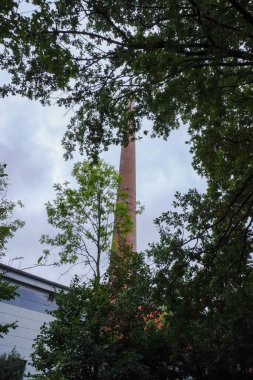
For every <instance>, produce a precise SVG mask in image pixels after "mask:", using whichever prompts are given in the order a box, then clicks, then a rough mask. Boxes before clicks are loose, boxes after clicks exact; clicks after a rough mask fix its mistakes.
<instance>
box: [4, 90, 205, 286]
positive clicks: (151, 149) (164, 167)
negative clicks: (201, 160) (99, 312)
mask: <svg viewBox="0 0 253 380" xmlns="http://www.w3.org/2000/svg"><path fill="white" fill-rule="evenodd" d="M69 117H70V114H68V113H67V114H66V110H65V109H61V108H59V107H57V106H50V107H48V106H47V107H43V106H42V105H41V104H40V103H39V102H36V101H30V100H28V99H25V98H21V97H9V98H4V99H1V101H0V161H1V162H2V163H6V164H7V173H8V176H9V187H8V194H7V197H8V199H9V200H13V201H17V200H21V201H22V202H23V204H24V208H22V209H20V210H16V212H15V216H16V217H19V218H20V219H22V220H24V221H25V223H26V224H25V227H23V228H22V229H20V230H19V231H17V232H16V234H15V237H14V238H13V239H11V240H10V241H9V243H8V253H7V255H6V257H5V258H4V259H3V262H4V263H5V264H8V265H12V266H14V267H16V268H19V269H23V270H25V271H27V272H30V273H33V274H36V275H39V276H42V277H45V278H47V279H49V280H52V281H56V282H59V283H62V284H66V285H68V284H69V282H70V280H71V278H72V277H73V275H74V274H76V273H77V274H78V275H81V274H82V273H83V271H84V270H85V269H84V268H80V267H79V268H77V267H75V268H73V269H72V270H68V269H69V267H61V268H56V267H36V263H37V260H38V258H39V257H40V256H41V254H42V250H43V246H42V245H41V244H40V243H39V238H40V236H41V234H45V233H50V232H51V233H53V231H52V228H51V227H50V226H49V225H48V223H47V216H46V211H45V203H46V202H47V201H49V200H53V199H54V191H53V189H52V186H53V184H54V183H62V182H64V181H66V180H67V181H70V182H71V181H72V178H71V169H72V166H73V163H74V162H76V161H80V160H82V159H84V157H81V156H79V155H78V154H76V155H75V157H74V159H73V160H71V161H65V160H64V158H63V153H64V151H63V148H62V146H61V139H62V137H63V135H64V132H65V130H66V125H67V122H68V119H69ZM144 127H145V128H146V126H145V125H144ZM186 129H187V128H186V126H181V128H180V129H179V130H178V131H175V132H173V133H172V134H171V136H170V137H169V139H168V141H163V140H162V139H158V138H157V139H150V138H149V137H145V138H144V139H143V140H141V141H138V142H137V146H136V154H137V158H136V169H137V200H139V201H140V202H141V204H142V205H144V206H145V210H144V212H143V214H142V215H140V216H138V219H137V245H138V251H143V250H145V249H147V247H148V244H149V243H152V242H155V241H158V239H159V235H158V233H157V231H156V228H155V225H154V223H153V220H154V218H156V217H158V216H159V215H160V214H161V213H162V212H165V211H168V210H169V209H171V203H172V201H173V196H174V194H175V192H176V191H181V192H186V191H187V190H188V189H189V188H198V189H200V190H203V189H204V187H205V182H204V180H203V179H202V178H200V177H199V176H198V175H197V174H196V173H195V172H194V171H193V168H192V166H191V156H190V154H189V145H187V144H185V141H186V140H187V139H188V137H187V130H186ZM102 157H103V159H104V160H105V161H106V162H107V163H109V164H111V165H113V166H114V167H115V168H116V169H118V166H119V158H120V147H111V148H110V149H109V151H108V152H106V153H104V154H103V155H102Z"/></svg>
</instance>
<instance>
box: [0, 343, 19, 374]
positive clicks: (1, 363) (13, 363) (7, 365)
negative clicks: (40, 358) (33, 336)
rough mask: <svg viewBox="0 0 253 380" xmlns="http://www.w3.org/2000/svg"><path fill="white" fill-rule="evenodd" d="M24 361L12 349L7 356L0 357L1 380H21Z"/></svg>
mask: <svg viewBox="0 0 253 380" xmlns="http://www.w3.org/2000/svg"><path fill="white" fill-rule="evenodd" d="M24 369H25V360H22V359H21V357H20V355H19V353H18V352H16V350H15V349H13V350H12V351H11V352H10V353H9V354H8V355H6V354H3V355H1V356H0V376H1V377H0V378H1V379H2V380H22V379H23V374H24Z"/></svg>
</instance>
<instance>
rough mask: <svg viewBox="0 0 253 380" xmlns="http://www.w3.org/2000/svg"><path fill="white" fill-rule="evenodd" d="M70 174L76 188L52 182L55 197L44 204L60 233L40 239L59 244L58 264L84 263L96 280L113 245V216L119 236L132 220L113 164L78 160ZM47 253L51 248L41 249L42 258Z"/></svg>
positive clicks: (127, 228)
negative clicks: (52, 200)
mask: <svg viewBox="0 0 253 380" xmlns="http://www.w3.org/2000/svg"><path fill="white" fill-rule="evenodd" d="M72 174H73V177H74V178H75V180H76V182H77V187H76V188H71V187H70V185H69V183H67V182H65V183H64V184H63V185H60V184H56V185H54V189H55V191H56V200H55V201H54V202H53V203H51V202H48V203H47V205H46V210H47V215H48V222H49V223H50V224H51V225H52V226H54V227H56V228H57V229H58V230H59V231H60V232H58V233H57V234H56V235H55V236H54V237H50V236H48V235H42V237H41V242H42V243H46V244H49V245H51V246H52V247H59V249H60V250H59V264H64V263H71V264H73V265H74V264H80V263H82V264H85V265H86V266H87V267H88V270H90V271H92V274H93V277H94V278H96V280H97V281H98V282H99V281H100V278H101V270H102V265H105V261H106V260H107V259H108V256H107V253H108V252H109V251H110V248H111V244H112V234H113V230H114V228H115V223H114V215H116V217H117V218H116V219H117V220H118V221H119V223H118V224H117V228H118V229H119V230H120V233H121V234H122V235H124V234H125V233H127V232H128V231H130V230H131V228H132V222H131V218H130V216H129V215H128V212H127V204H126V202H125V196H124V194H120V193H119V191H118V186H119V181H120V178H119V175H118V173H117V172H116V171H115V169H113V167H112V166H109V165H107V164H105V163H104V162H102V161H98V162H97V163H96V164H95V163H89V162H82V163H81V162H80V163H77V164H75V165H74V169H73V172H72ZM117 198H118V201H117V203H116V199H117ZM48 255H50V250H48V249H46V250H44V257H45V258H47V257H48ZM42 260H43V257H41V258H40V259H39V262H40V263H41V262H42Z"/></svg>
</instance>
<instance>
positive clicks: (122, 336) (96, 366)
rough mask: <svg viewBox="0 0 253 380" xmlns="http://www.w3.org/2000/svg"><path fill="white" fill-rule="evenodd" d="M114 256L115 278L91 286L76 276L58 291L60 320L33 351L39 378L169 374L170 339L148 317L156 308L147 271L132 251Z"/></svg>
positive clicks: (47, 327) (46, 329)
mask: <svg viewBox="0 0 253 380" xmlns="http://www.w3.org/2000/svg"><path fill="white" fill-rule="evenodd" d="M115 260H116V262H117V265H119V270H120V273H119V275H118V276H117V278H112V274H110V277H109V280H108V281H106V282H104V283H102V284H94V283H93V284H92V283H91V284H90V285H88V286H87V285H82V284H80V283H79V282H78V281H77V280H75V281H74V282H73V283H72V286H71V287H70V290H69V292H68V293H67V294H64V293H63V292H62V293H61V294H59V295H58V296H57V299H56V301H57V304H58V309H57V310H55V311H54V312H53V315H54V316H55V318H56V319H55V320H54V321H52V322H50V324H48V325H46V324H45V325H44V326H43V327H42V330H41V333H40V335H39V336H38V337H37V339H36V343H35V346H34V353H33V354H32V358H33V364H34V365H35V367H36V369H37V370H38V371H42V374H41V375H37V378H38V379H46V378H48V377H47V376H52V377H51V378H52V379H58V378H60V376H63V378H64V379H66V380H67V379H75V380H79V379H80V380H81V379H86V380H89V379H104V380H105V379H108V380H109V379H122V380H123V379H133V378H134V379H166V378H167V377H166V376H165V372H166V371H165V365H164V362H165V360H166V358H167V356H168V351H167V350H166V348H167V346H166V345H167V343H166V339H165V338H164V334H163V333H162V330H159V329H157V328H156V325H155V323H154V322H153V320H152V316H150V319H149V320H148V318H145V316H148V314H150V313H152V312H153V313H154V312H155V310H156V309H155V307H154V306H153V304H152V295H151V286H150V285H151V283H150V280H151V278H150V273H149V270H148V268H147V266H146V265H145V264H144V262H143V258H142V256H141V255H140V254H136V253H132V252H131V251H129V250H128V251H126V252H125V256H124V258H123V257H122V256H116V257H115ZM116 262H115V261H114V265H116ZM125 264H127V265H125ZM115 281H116V282H115ZM140 306H141V307H140ZM163 329H164V330H166V324H165V325H164V327H163Z"/></svg>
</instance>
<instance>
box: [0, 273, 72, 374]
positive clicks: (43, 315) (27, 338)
mask: <svg viewBox="0 0 253 380" xmlns="http://www.w3.org/2000/svg"><path fill="white" fill-rule="evenodd" d="M1 268H2V266H0V270H1ZM2 273H4V280H5V281H8V282H10V283H12V284H14V285H17V286H18V288H17V293H18V294H19V297H18V296H17V297H15V299H12V300H9V301H3V300H2V301H0V323H1V324H5V323H12V322H17V325H18V327H17V328H16V329H10V331H9V333H8V334H6V335H4V337H3V338H0V355H2V354H4V353H6V354H8V353H10V352H11V351H12V349H13V348H15V350H16V351H17V352H18V353H19V354H20V355H21V358H22V359H24V360H26V362H27V363H26V369H25V373H28V372H31V373H34V372H35V371H34V368H33V367H32V366H31V364H30V362H31V358H30V355H31V353H32V350H33V349H32V345H33V343H34V339H35V338H36V336H37V335H38V334H39V332H40V327H41V326H42V324H43V323H44V322H50V321H52V320H53V317H52V316H51V315H49V314H48V313H47V311H52V310H54V309H55V308H56V304H55V302H54V300H53V294H54V293H55V291H59V290H62V289H64V290H66V289H67V288H66V287H64V286H61V285H59V284H56V283H53V282H50V281H47V280H44V279H43V278H40V277H37V276H33V275H30V274H28V273H24V272H21V271H18V270H12V269H10V270H8V271H6V267H5V268H4V272H3V270H2ZM25 378H26V376H24V379H25Z"/></svg>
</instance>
